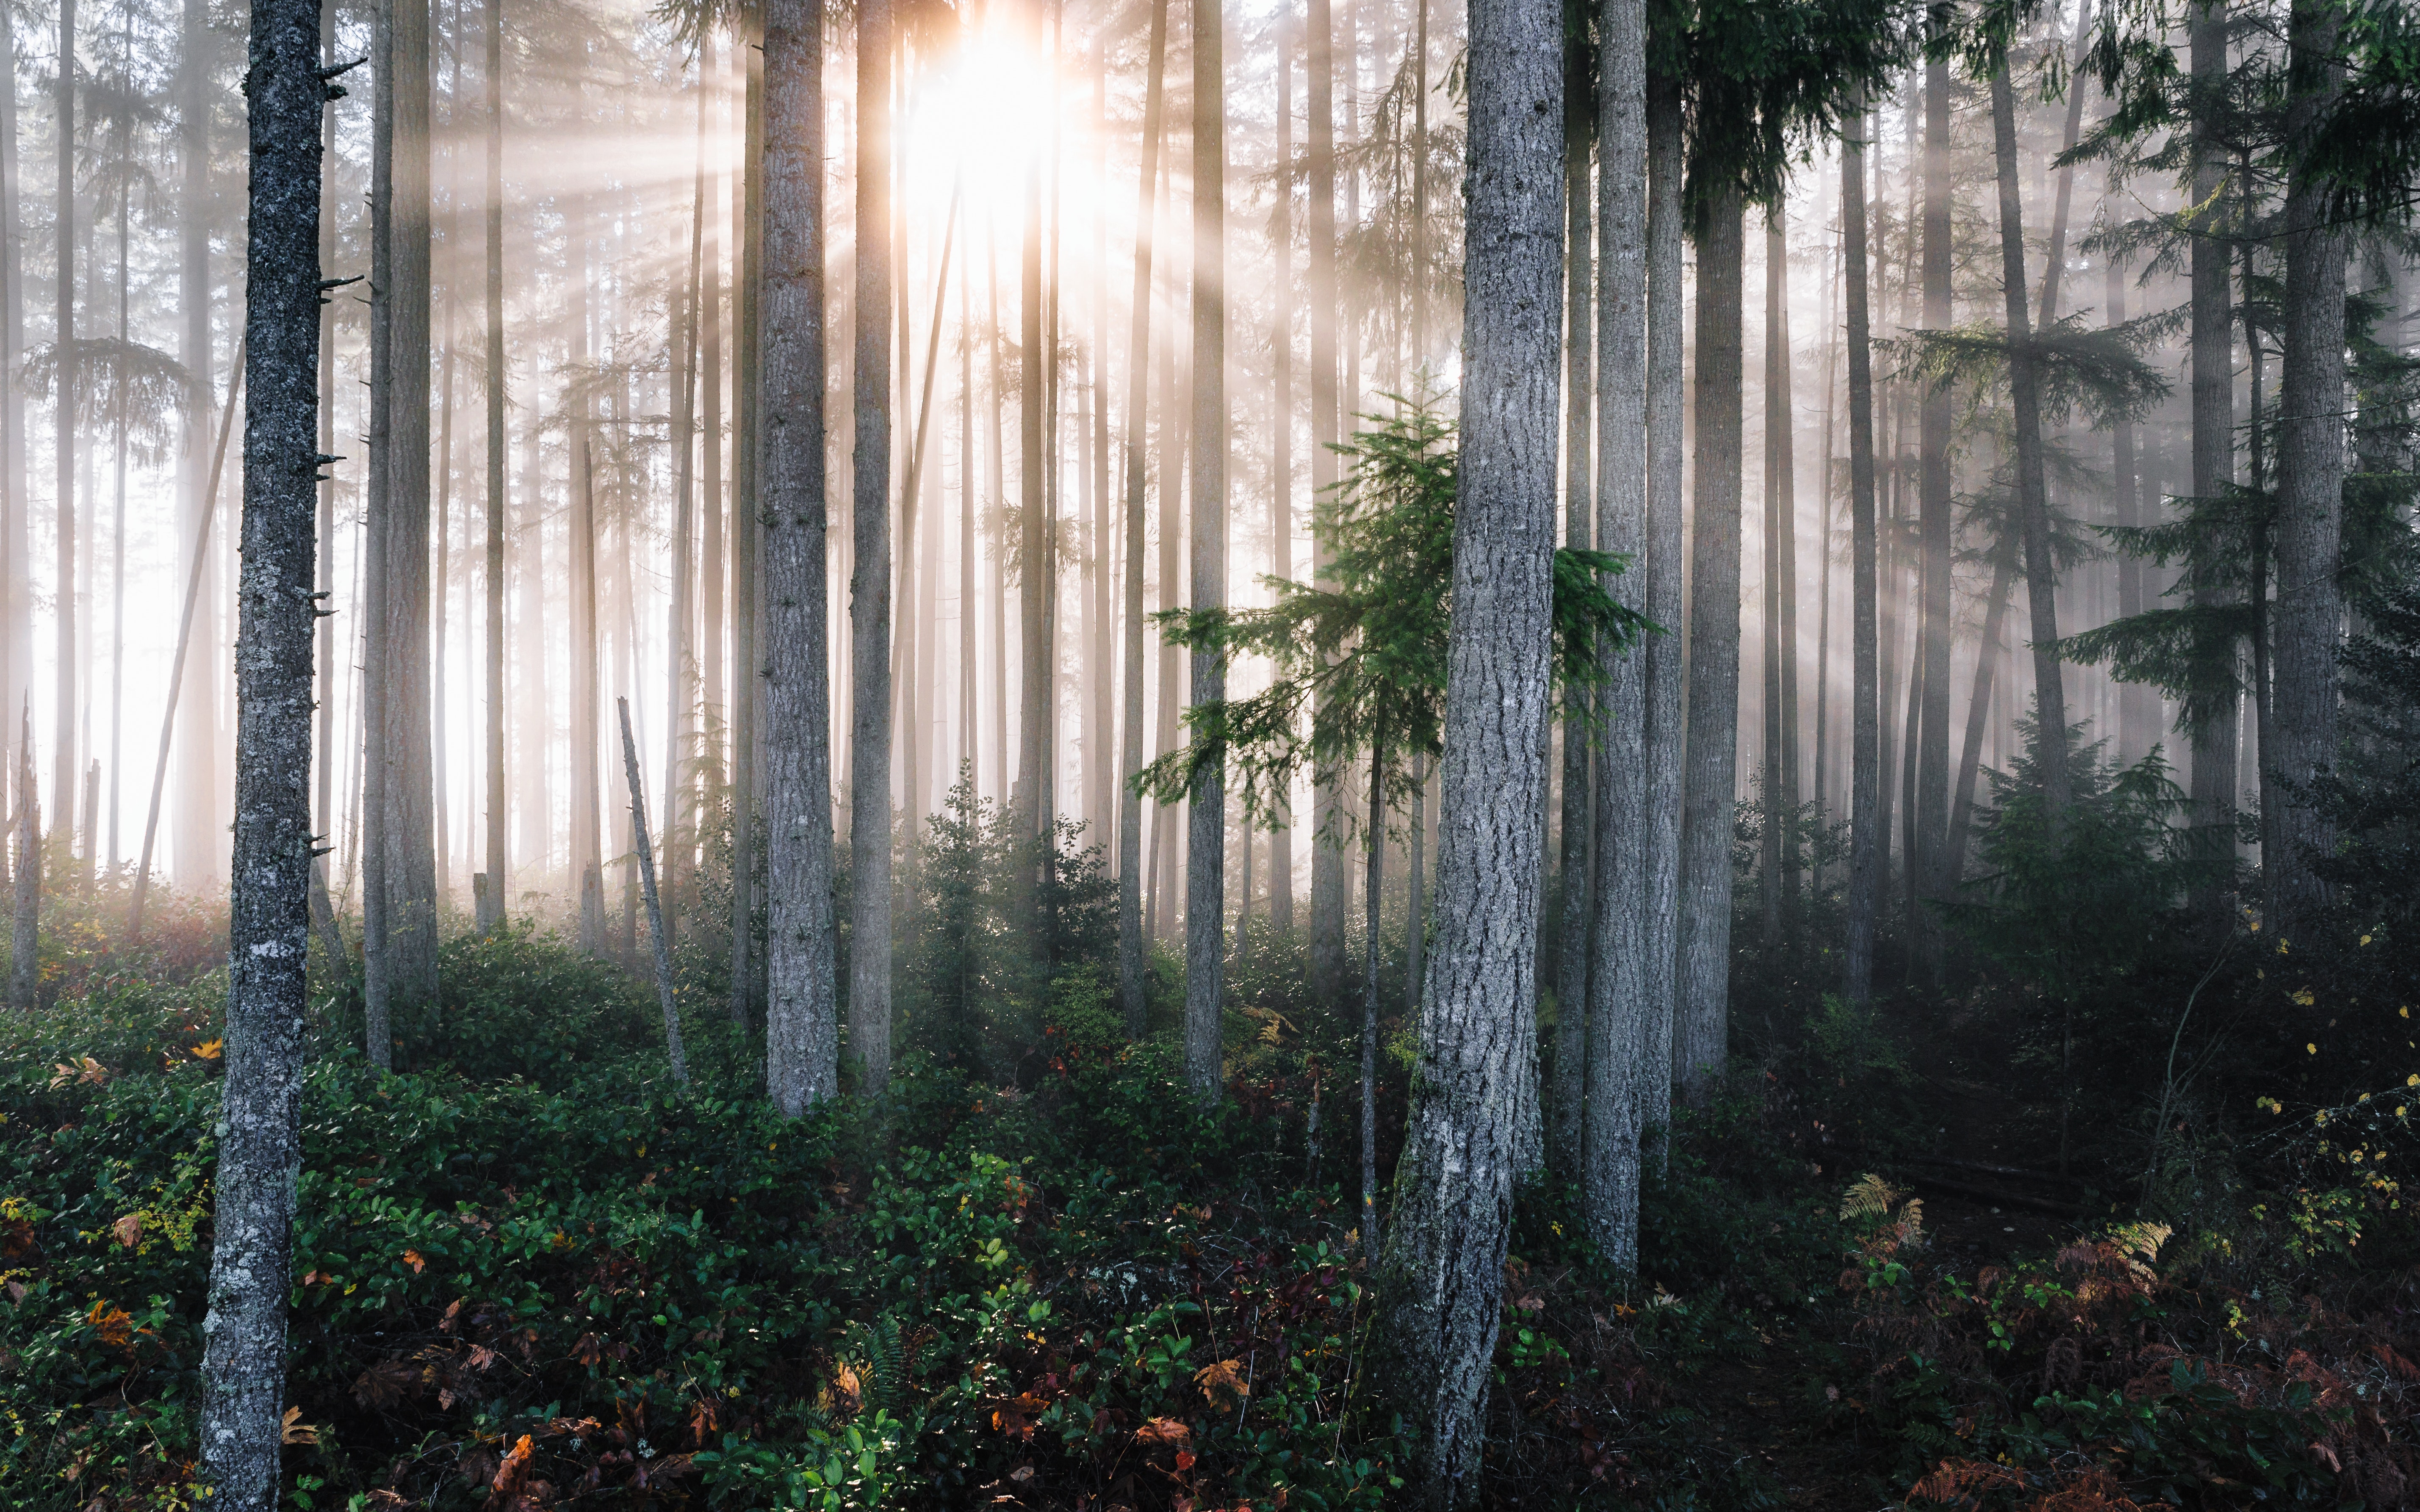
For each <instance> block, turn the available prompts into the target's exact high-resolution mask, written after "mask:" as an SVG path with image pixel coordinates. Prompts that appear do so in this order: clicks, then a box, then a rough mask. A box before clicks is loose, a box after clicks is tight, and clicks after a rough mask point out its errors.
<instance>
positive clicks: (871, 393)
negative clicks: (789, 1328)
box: [848, 0, 1035, 1090]
mask: <svg viewBox="0 0 2420 1512" xmlns="http://www.w3.org/2000/svg"><path fill="white" fill-rule="evenodd" d="M891 59H892V8H891V0H861V3H860V4H859V6H858V8H857V221H856V225H857V233H856V245H857V252H856V256H855V263H856V298H855V301H854V303H855V306H856V316H857V332H856V335H857V354H856V373H857V378H856V383H855V385H854V388H853V391H852V396H851V409H852V414H853V424H854V426H855V435H856V444H855V450H854V452H853V454H852V471H853V477H852V478H851V497H852V499H853V501H854V503H855V515H854V517H853V519H852V521H851V534H850V537H849V544H850V548H851V549H850V553H849V555H850V563H851V567H850V573H849V584H848V625H849V732H848V738H849V745H850V748H851V752H852V754H851V755H850V758H849V795H848V866H849V888H850V890H849V918H848V922H849V956H848V1041H849V1050H850V1052H851V1054H852V1055H853V1056H854V1057H856V1060H857V1064H858V1071H859V1073H860V1074H861V1076H862V1077H863V1081H864V1086H865V1087H866V1088H867V1089H868V1090H875V1089H878V1088H881V1087H883V1086H884V1085H885V1084H886V1083H888V1082H889V1081H890V1079H891V754H892V753H891V404H892V394H891V388H892V383H891V340H890V336H891V319H892V279H891V257H892V248H891V232H892V223H891V171H892V163H891ZM1026 360H1027V362H1028V363H1029V364H1031V363H1032V362H1033V361H1034V360H1035V350H1034V348H1033V347H1027V348H1026ZM1028 502H1029V503H1031V501H1028ZM1028 561H1029V563H1031V561H1032V559H1030V558H1029V559H1028ZM1029 570H1030V569H1029ZM911 797H912V795H911Z"/></svg>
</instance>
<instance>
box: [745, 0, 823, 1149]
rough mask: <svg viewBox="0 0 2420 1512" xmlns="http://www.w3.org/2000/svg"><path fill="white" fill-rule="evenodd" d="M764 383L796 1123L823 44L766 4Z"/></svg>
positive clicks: (819, 804)
mask: <svg viewBox="0 0 2420 1512" xmlns="http://www.w3.org/2000/svg"><path fill="white" fill-rule="evenodd" d="M764 18H765V48H764V57H765V62H764V69H765V135H764V148H763V158H762V160H761V161H762V165H763V173H762V174H761V176H760V177H758V178H757V180H756V181H757V182H759V183H761V184H762V185H763V190H762V193H763V195H764V211H763V213H764V247H765V260H764V263H763V265H762V266H763V268H764V270H765V271H764V273H763V275H762V284H761V288H762V293H761V295H760V299H761V301H762V305H763V315H764V338H763V340H764V348H763V366H762V367H761V369H760V370H759V382H760V383H761V385H762V387H761V390H760V398H759V400H758V403H757V409H756V414H757V424H758V426H759V427H760V446H761V454H760V455H761V456H762V459H763V460H762V462H761V463H760V464H759V468H760V471H759V472H758V476H757V481H758V484H759V486H760V488H761V490H762V495H761V498H760V500H759V504H760V507H761V510H762V514H761V517H760V518H761V519H762V522H763V531H764V535H763V538H762V539H763V543H764V545H763V550H764V570H765V599H766V603H765V630H766V659H765V673H764V687H765V691H766V706H765V711H764V712H765V717H766V731H765V733H766V742H765V743H766V758H767V765H768V773H767V782H766V812H767V814H768V816H770V818H771V820H772V822H771V823H770V824H769V825H768V826H767V827H768V841H769V845H768V851H769V855H768V887H767V896H768V900H769V902H770V904H771V909H770V914H771V917H770V918H769V920H768V926H767V931H766V936H767V943H766V955H767V960H766V979H767V980H766V986H767V991H768V1007H767V1023H766V1031H765V1037H766V1082H767V1088H768V1091H769V1092H770V1093H771V1095H772V1098H773V1101H774V1102H775V1103H777V1104H778V1105H779V1106H780V1107H781V1109H782V1111H783V1113H784V1114H786V1115H788V1116H790V1117H792V1118H796V1117H797V1116H798V1115H799V1114H800V1113H801V1112H803V1111H804V1110H805V1109H806V1107H807V1105H808V1104H809V1103H818V1102H821V1101H822V1100H824V1099H825V1098H828V1097H830V1096H832V1095H834V1094H835V1093H837V1092H838V1091H839V1090H840V1075H839V1052H840V1042H839V1027H838V1025H837V1023H836V1021H835V1016H834V1004H833V1001H832V964H833V957H832V900H831V880H832V878H831V871H832V856H831V735H830V728H831V710H830V674H829V673H828V671H826V655H827V652H826V629H825V625H826V620H825V610H826V593H825V572H826V568H825V561H824V551H825V535H826V527H825V514H824V308H823V297H824V276H823V275H824V244H823V182H822V164H823V36H822V19H821V16H820V13H819V12H818V11H817V10H816V9H815V8H814V7H812V6H807V5H804V4H802V3H801V0H766V4H765V7H764Z"/></svg>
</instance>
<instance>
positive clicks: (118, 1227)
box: [109, 1212, 143, 1249]
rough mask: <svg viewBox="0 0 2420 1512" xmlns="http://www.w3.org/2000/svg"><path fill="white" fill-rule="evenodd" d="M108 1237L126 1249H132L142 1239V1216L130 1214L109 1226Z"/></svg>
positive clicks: (135, 1213) (134, 1213)
mask: <svg viewBox="0 0 2420 1512" xmlns="http://www.w3.org/2000/svg"><path fill="white" fill-rule="evenodd" d="M109 1232H110V1237H112V1238H113V1239H116V1241H117V1242H118V1243H119V1244H120V1245H121V1246H123V1247H124V1248H127V1249H132V1248H133V1247H134V1246H135V1244H136V1243H137V1242H140V1241H141V1240H142V1238H143V1215H142V1214H141V1213H139V1212H130V1213H128V1214H127V1215H126V1216H125V1217H123V1218H120V1219H118V1220H117V1222H116V1223H114V1224H111V1225H110V1226H109Z"/></svg>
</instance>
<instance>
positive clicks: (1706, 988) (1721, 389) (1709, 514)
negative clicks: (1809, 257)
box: [1672, 189, 1745, 1103]
mask: <svg viewBox="0 0 2420 1512" xmlns="http://www.w3.org/2000/svg"><path fill="white" fill-rule="evenodd" d="M1744 223H1745V214H1744V210H1743V205H1742V199H1741V196H1740V193H1739V191H1738V190H1737V189H1730V190H1725V191H1723V192H1721V193H1718V194H1717V195H1716V196H1715V198H1714V203H1713V204H1712V205H1711V206H1710V208H1708V209H1707V211H1706V215H1705V219H1704V221H1703V223H1702V224H1701V225H1700V228H1699V233H1698V382H1697V454H1698V455H1697V475H1696V479H1695V483H1696V488H1695V493H1696V511H1695V527H1694V534H1693V539H1692V543H1691V559H1690V578H1689V590H1690V593H1689V716H1688V717H1689V727H1688V728H1689V733H1688V741H1689V745H1688V772H1687V779H1686V780H1687V786H1686V790H1685V795H1684V797H1683V829H1682V838H1681V939H1680V946H1681V961H1680V980H1679V983H1678V985H1677V987H1676V988H1675V999H1674V1009H1673V1012H1674V1021H1673V1023H1674V1026H1673V1038H1674V1042H1673V1046H1672V1073H1673V1074H1674V1075H1675V1076H1676V1077H1678V1078H1680V1079H1681V1084H1682V1089H1683V1095H1684V1096H1685V1097H1686V1098H1687V1099H1688V1101H1689V1102H1691V1103H1701V1102H1703V1101H1704V1099H1705V1098H1706V1097H1707V1095H1708V1094H1709V1093H1711V1092H1712V1090H1713V1088H1714V1082H1715V1080H1716V1079H1717V1078H1719V1077H1720V1076H1721V1075H1722V1073H1723V1068H1724V1061H1725V1058H1726V1057H1727V1056H1728V1055H1729V1044H1730V938H1731V805H1732V802H1733V799H1734V796H1735V795H1736V793H1737V790H1738V781H1739V768H1738V763H1739V644H1740V602H1739V589H1740V528H1739V527H1740V438H1741V424H1740V380H1741V343H1740V313H1741V299H1742V295H1743V292H1744V290H1743V288H1742V285H1741V264H1742V260H1743V252H1744V249H1745V224H1744Z"/></svg>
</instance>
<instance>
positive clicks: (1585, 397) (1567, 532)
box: [1553, 38, 1596, 1176]
mask: <svg viewBox="0 0 2420 1512" xmlns="http://www.w3.org/2000/svg"><path fill="white" fill-rule="evenodd" d="M1563 69H1564V73H1563V348H1564V350H1563V361H1564V363H1565V364H1566V366H1567V371H1566V374H1565V387H1564V391H1563V437H1564V440H1563V456H1564V464H1563V467H1564V471H1563V544H1564V545H1566V546H1573V547H1579V548H1587V547H1588V546H1589V545H1590V541H1591V540H1592V539H1593V534H1594V532H1593V530H1592V525H1593V522H1592V521H1591V519H1590V511H1591V510H1592V509H1593V507H1594V495H1595V489H1594V484H1595V481H1596V480H1595V479H1594V478H1593V477H1591V476H1590V465H1589V427H1590V424H1591V423H1592V422H1593V421H1594V419H1595V417H1594V416H1593V415H1592V414H1591V413H1590V409H1591V406H1590V387H1591V381H1590V380H1591V373H1590V368H1591V360H1590V347H1591V345H1592V343H1591V342H1590V332H1591V329H1592V326H1593V322H1592V321H1590V318H1589V315H1590V310H1589V297H1590V293H1591V292H1592V290H1591V289H1590V282H1591V279H1590V273H1591V270H1592V269H1593V267H1594V262H1595V259H1594V256H1593V254H1592V252H1591V249H1590V221H1591V219H1592V214H1591V212H1592V211H1593V210H1594V208H1595V207H1594V206H1592V205H1590V203H1589V157H1590V151H1591V149H1592V148H1593V147H1594V146H1595V142H1594V138H1595V134H1596V112H1595V109H1594V106H1595V103H1596V102H1595V100H1593V99H1591V98H1590V89H1589V82H1590V81H1589V68H1588V58H1587V55H1586V54H1585V51H1584V50H1583V49H1582V47H1581V46H1580V44H1579V42H1578V41H1577V40H1575V39H1568V38H1567V39H1565V40H1564V44H1563ZM1577 699H1578V702H1577V703H1575V707H1574V708H1573V709H1572V711H1571V716H1570V717H1568V718H1567V719H1566V720H1565V721H1564V725H1563V795H1562V796H1563V802H1562V814H1561V825H1560V828H1561V834H1560V836H1559V843H1558V845H1557V847H1556V849H1557V852H1558V854H1559V856H1560V857H1561V873H1562V878H1561V880H1562V886H1561V888H1560V891H1561V894H1562V899H1561V902H1562V919H1561V924H1562V928H1561V931H1560V935H1561V940H1560V949H1559V950H1558V951H1557V953H1556V960H1555V1095H1554V1098H1553V1104H1554V1151H1553V1153H1554V1163H1555V1168H1556V1169H1557V1170H1559V1171H1562V1172H1564V1173H1566V1174H1567V1175H1571V1176H1577V1175H1578V1174H1579V1173H1580V1168H1581V1159H1582V1156H1581V1153H1580V1150H1581V1143H1582V1125H1583V1123H1584V1121H1585V1113H1584V1104H1585V1102H1586V1091H1585V1089H1586V1088H1587V1086H1588V1078H1587V1074H1586V1072H1587V1057H1588V1052H1587V1049H1586V1046H1587V1043H1588V1036H1587V1032H1586V1026H1587V1023H1588V1016H1589V976H1590V966H1591V963H1590V959H1589V957H1590V950H1589V941H1590V929H1589V919H1590V913H1589V890H1590V877H1591V875H1592V873H1593V872H1594V867H1593V865H1592V864H1591V856H1590V849H1591V847H1590V839H1591V837H1590V831H1589V800H1590V785H1589V743H1590V719H1589V717H1588V715H1587V712H1586V702H1587V696H1586V695H1585V694H1581V695H1577Z"/></svg>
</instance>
